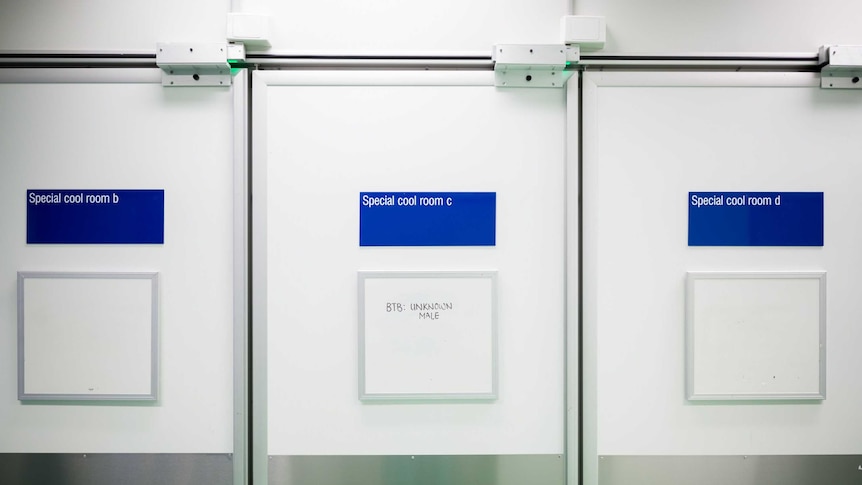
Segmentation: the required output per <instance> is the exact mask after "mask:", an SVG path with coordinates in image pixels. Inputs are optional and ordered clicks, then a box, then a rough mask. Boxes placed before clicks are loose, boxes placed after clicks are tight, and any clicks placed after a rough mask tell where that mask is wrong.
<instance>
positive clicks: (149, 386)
mask: <svg viewBox="0 0 862 485" xmlns="http://www.w3.org/2000/svg"><path fill="white" fill-rule="evenodd" d="M157 336H158V274H157V273H34V272H21V273H18V398H19V399H21V400H155V399H156V395H157V388H158V365H157V362H158V359H157V355H158V352H157V343H158V338H157Z"/></svg>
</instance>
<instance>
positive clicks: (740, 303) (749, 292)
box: [686, 272, 826, 400]
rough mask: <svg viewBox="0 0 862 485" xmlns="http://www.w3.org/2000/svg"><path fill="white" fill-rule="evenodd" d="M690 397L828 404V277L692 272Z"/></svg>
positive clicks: (689, 282) (688, 335) (688, 332)
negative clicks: (825, 401)
mask: <svg viewBox="0 0 862 485" xmlns="http://www.w3.org/2000/svg"><path fill="white" fill-rule="evenodd" d="M686 397H687V398H688V399H690V400H780V399H790V400H797V399H825V398H826V273H825V272H755V273H745V272H690V273H688V275H687V284H686Z"/></svg>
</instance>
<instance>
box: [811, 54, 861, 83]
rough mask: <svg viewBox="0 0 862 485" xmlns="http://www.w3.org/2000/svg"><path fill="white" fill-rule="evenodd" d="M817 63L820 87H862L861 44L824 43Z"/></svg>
mask: <svg viewBox="0 0 862 485" xmlns="http://www.w3.org/2000/svg"><path fill="white" fill-rule="evenodd" d="M819 64H820V87H821V88H824V89H862V80H860V79H862V45H824V46H822V47H821V48H820V54H819Z"/></svg>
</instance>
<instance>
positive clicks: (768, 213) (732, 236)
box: [688, 192, 823, 246]
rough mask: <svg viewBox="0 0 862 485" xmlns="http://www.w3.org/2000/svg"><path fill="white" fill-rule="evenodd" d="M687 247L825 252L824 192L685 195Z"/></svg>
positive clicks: (694, 193) (692, 193) (695, 193)
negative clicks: (793, 248) (820, 248)
mask: <svg viewBox="0 0 862 485" xmlns="http://www.w3.org/2000/svg"><path fill="white" fill-rule="evenodd" d="M688 245H689V246H823V192H689V193H688Z"/></svg>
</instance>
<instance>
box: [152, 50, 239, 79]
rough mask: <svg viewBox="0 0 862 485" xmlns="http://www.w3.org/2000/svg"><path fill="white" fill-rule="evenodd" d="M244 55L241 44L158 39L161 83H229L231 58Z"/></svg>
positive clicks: (157, 52)
mask: <svg viewBox="0 0 862 485" xmlns="http://www.w3.org/2000/svg"><path fill="white" fill-rule="evenodd" d="M238 56H239V57H240V58H241V59H245V49H244V48H243V46H242V44H228V43H226V42H222V43H205V44H202V43H159V44H157V45H156V65H158V66H159V67H160V68H161V69H162V86H230V85H231V72H230V63H229V62H228V61H229V60H235V59H237V58H238Z"/></svg>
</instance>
